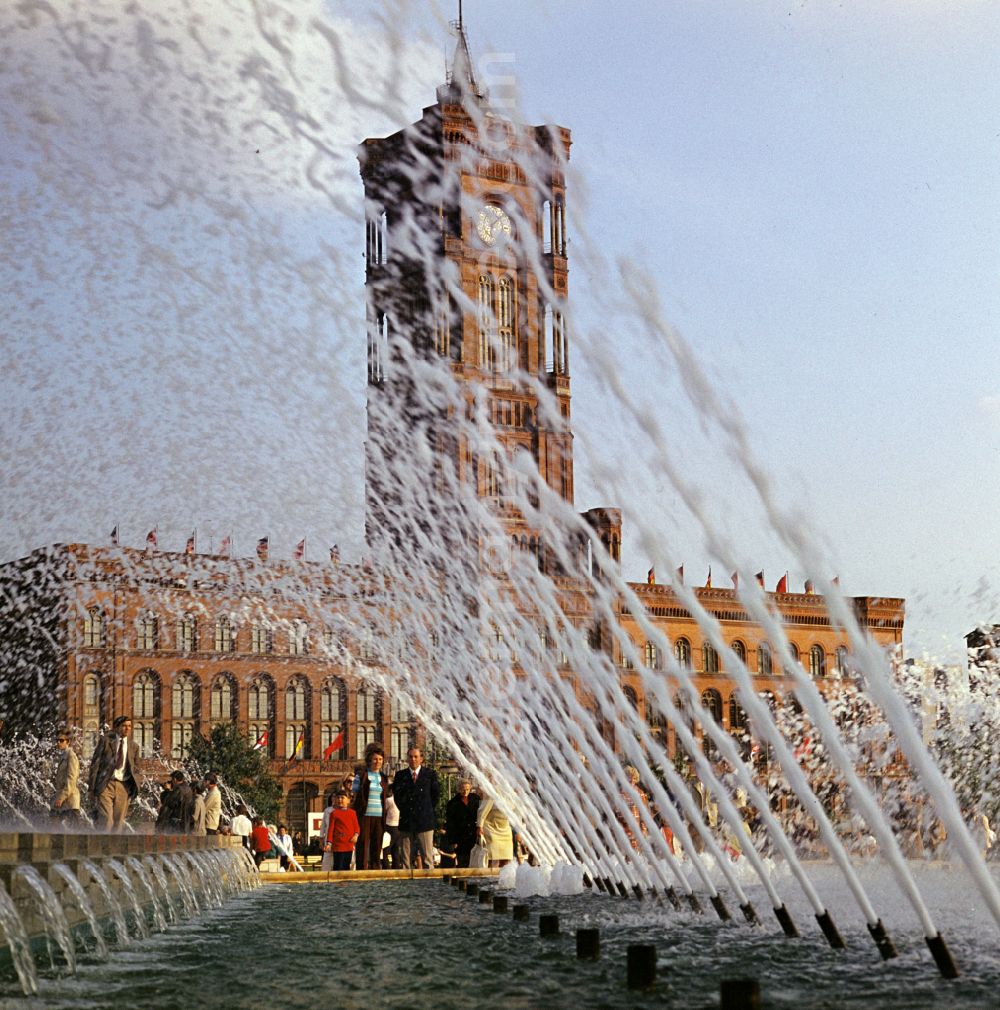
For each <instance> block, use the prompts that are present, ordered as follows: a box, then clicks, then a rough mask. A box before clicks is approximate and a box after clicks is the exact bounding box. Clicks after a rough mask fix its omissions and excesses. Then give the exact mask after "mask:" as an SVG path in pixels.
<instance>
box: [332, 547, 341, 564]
mask: <svg viewBox="0 0 1000 1010" xmlns="http://www.w3.org/2000/svg"><path fill="white" fill-rule="evenodd" d="M330 564H332V565H339V564H340V548H339V547H338V546H337V545H336V544H334V545H333V546H332V547H331V548H330Z"/></svg>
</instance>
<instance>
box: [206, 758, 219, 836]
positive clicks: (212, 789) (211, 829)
mask: <svg viewBox="0 0 1000 1010" xmlns="http://www.w3.org/2000/svg"><path fill="white" fill-rule="evenodd" d="M221 817H222V793H220V792H219V778H218V776H217V775H216V774H215V772H209V774H208V775H206V776H205V834H206V835H217V834H218V833H219V820H220V819H221Z"/></svg>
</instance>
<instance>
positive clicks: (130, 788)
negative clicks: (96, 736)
mask: <svg viewBox="0 0 1000 1010" xmlns="http://www.w3.org/2000/svg"><path fill="white" fill-rule="evenodd" d="M141 774H142V773H141V772H140V770H139V745H138V744H137V743H136V742H135V740H133V739H132V720H131V719H130V718H129V717H128V716H127V715H120V716H118V718H117V719H115V724H114V727H113V732H111V733H108V734H107V735H105V736H103V737H102V738H101V739H100V741H99V742H98V744H97V749H96V750H95V751H94V756H93V757H92V758H91V759H90V774H89V775H88V776H87V782H88V785H89V787H90V802H91V804H92V806H93V808H94V827H96V828H97V830H98V831H121V829H122V825H123V824H124V823H125V815H126V814H127V813H128V805H129V802H130V801H131V800H134V799H135V797H136V796H138V794H139V781H140V776H141Z"/></svg>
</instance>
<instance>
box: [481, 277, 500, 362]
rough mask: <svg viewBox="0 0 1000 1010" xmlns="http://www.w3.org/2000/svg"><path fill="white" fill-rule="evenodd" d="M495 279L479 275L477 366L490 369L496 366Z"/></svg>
mask: <svg viewBox="0 0 1000 1010" xmlns="http://www.w3.org/2000/svg"><path fill="white" fill-rule="evenodd" d="M495 305H496V281H495V280H494V279H493V275H492V274H480V275H479V314H478V318H479V367H480V368H481V369H483V370H484V371H492V370H493V369H494V368H495V367H496V355H495V353H494V350H495V347H496V326H497V316H496V311H495Z"/></svg>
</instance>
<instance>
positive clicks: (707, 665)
mask: <svg viewBox="0 0 1000 1010" xmlns="http://www.w3.org/2000/svg"><path fill="white" fill-rule="evenodd" d="M701 655H702V670H703V672H705V673H718V672H719V654H718V653H717V652H716V651H715V646H713V645H712V643H711V642H706V643H705V644H704V645H703V646H702V647H701ZM719 704H720V705H721V704H722V702H721V701H720V702H719Z"/></svg>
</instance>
